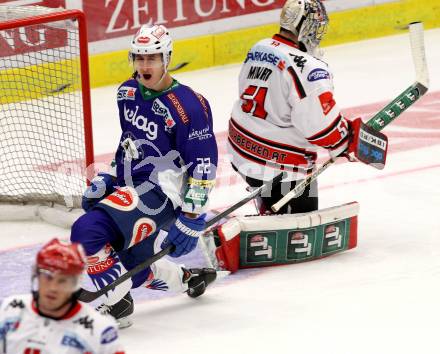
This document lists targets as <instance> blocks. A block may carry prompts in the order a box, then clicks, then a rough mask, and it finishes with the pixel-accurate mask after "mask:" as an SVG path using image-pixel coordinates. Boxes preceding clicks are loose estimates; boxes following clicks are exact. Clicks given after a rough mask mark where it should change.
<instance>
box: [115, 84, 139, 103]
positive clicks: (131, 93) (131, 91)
mask: <svg viewBox="0 0 440 354" xmlns="http://www.w3.org/2000/svg"><path fill="white" fill-rule="evenodd" d="M135 94H136V88H134V87H130V86H122V87H121V88H120V89H119V91H118V101H122V100H131V101H134V100H135Z"/></svg>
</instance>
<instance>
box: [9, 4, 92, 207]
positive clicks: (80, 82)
mask: <svg viewBox="0 0 440 354" xmlns="http://www.w3.org/2000/svg"><path fill="white" fill-rule="evenodd" d="M0 91H1V95H0V155H1V157H0V203H1V204H15V205H18V204H22V205H23V204H26V205H28V204H31V205H37V204H42V205H52V204H60V205H64V206H67V207H69V208H77V207H80V202H81V195H82V193H83V191H84V189H85V187H86V182H87V178H89V179H90V176H91V175H92V174H93V171H92V169H93V143H92V125H91V107H90V84H89V68H88V50H87V33H86V21H85V16H84V13H83V12H81V11H80V10H63V9H51V8H45V7H41V6H5V5H4V6H1V5H0ZM87 167H88V168H87ZM3 210H4V207H3Z"/></svg>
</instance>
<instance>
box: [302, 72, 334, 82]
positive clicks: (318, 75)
mask: <svg viewBox="0 0 440 354" xmlns="http://www.w3.org/2000/svg"><path fill="white" fill-rule="evenodd" d="M328 79H330V73H329V72H328V71H325V70H324V69H313V70H312V71H311V72H310V73H309V76H307V80H309V81H312V82H313V81H318V80H328Z"/></svg>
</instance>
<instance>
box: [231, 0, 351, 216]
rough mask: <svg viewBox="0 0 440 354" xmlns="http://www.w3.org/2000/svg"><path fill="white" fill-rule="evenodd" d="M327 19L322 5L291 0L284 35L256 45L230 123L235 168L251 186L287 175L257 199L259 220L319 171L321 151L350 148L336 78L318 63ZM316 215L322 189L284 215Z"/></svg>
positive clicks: (308, 191)
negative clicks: (299, 184) (317, 163)
mask: <svg viewBox="0 0 440 354" xmlns="http://www.w3.org/2000/svg"><path fill="white" fill-rule="evenodd" d="M327 25H328V17H327V13H326V10H325V8H324V5H323V4H322V3H321V1H319V0H287V1H286V3H285V4H284V7H283V9H282V12H281V17H280V30H279V33H277V34H275V35H274V36H273V37H272V38H266V39H263V40H261V41H259V42H258V43H256V44H255V45H254V46H253V47H252V48H251V49H250V51H249V52H248V53H247V56H246V59H245V61H244V63H243V65H242V68H241V72H240V75H239V95H240V97H239V99H238V100H237V101H236V102H235V104H234V106H233V109H232V114H231V119H230V121H229V137H228V150H229V152H230V153H231V155H232V161H231V163H232V166H233V168H234V169H235V170H236V171H238V172H239V174H240V175H241V176H242V177H243V178H244V179H245V180H246V182H247V183H248V184H249V185H250V186H251V187H258V186H260V185H261V184H262V183H263V181H268V180H271V179H272V178H273V177H274V176H276V175H278V174H279V173H280V172H281V171H286V172H287V178H285V179H284V180H283V182H282V183H281V184H279V185H278V186H273V188H272V191H271V194H270V196H267V195H266V196H262V197H261V198H259V200H258V204H259V211H260V213H261V214H265V213H270V212H271V209H270V207H271V206H272V205H273V204H274V203H275V202H277V201H278V200H280V199H281V198H282V196H283V195H285V194H286V193H287V192H288V191H290V190H291V189H293V188H294V187H295V184H296V183H297V181H299V180H301V179H303V178H304V176H305V175H306V174H308V173H310V172H311V171H312V170H313V169H314V168H315V162H316V159H317V150H318V148H319V147H321V148H325V149H327V150H328V151H329V153H330V155H331V156H332V157H336V156H338V155H340V154H341V153H343V152H344V151H346V149H347V147H348V144H349V133H350V122H349V121H347V120H346V119H345V118H344V117H343V116H342V114H341V112H340V109H339V107H338V106H337V104H336V102H335V99H334V97H333V76H332V73H331V71H330V69H329V68H328V66H327V64H326V63H325V62H323V61H322V60H320V59H319V57H320V56H321V50H320V48H319V43H320V42H321V40H322V38H323V36H324V34H325V33H326V30H327ZM317 209H318V191H317V182H316V181H315V182H312V183H311V184H310V186H308V187H307V188H306V189H305V191H304V192H303V193H302V195H300V196H298V197H297V198H294V199H292V200H291V201H290V202H289V203H288V204H286V205H285V206H284V207H283V208H281V209H280V211H279V213H280V214H284V213H302V212H309V211H313V210H317Z"/></svg>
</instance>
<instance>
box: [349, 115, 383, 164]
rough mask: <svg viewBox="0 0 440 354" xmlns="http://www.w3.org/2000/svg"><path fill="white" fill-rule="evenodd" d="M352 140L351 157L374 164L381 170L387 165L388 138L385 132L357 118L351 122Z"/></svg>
mask: <svg viewBox="0 0 440 354" xmlns="http://www.w3.org/2000/svg"><path fill="white" fill-rule="evenodd" d="M351 131H352V141H351V142H350V144H349V147H348V155H349V156H350V158H353V157H354V158H356V159H357V160H359V161H361V162H363V163H365V164H367V165H370V166H373V167H375V168H377V169H379V170H382V169H383V168H384V167H385V162H386V157H387V151H388V138H387V136H386V135H385V134H383V133H381V132H379V131H377V130H376V129H374V128H372V127H370V126H368V125H367V124H365V123H364V122H362V120H361V118H356V119H355V120H353V121H352V122H351Z"/></svg>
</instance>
